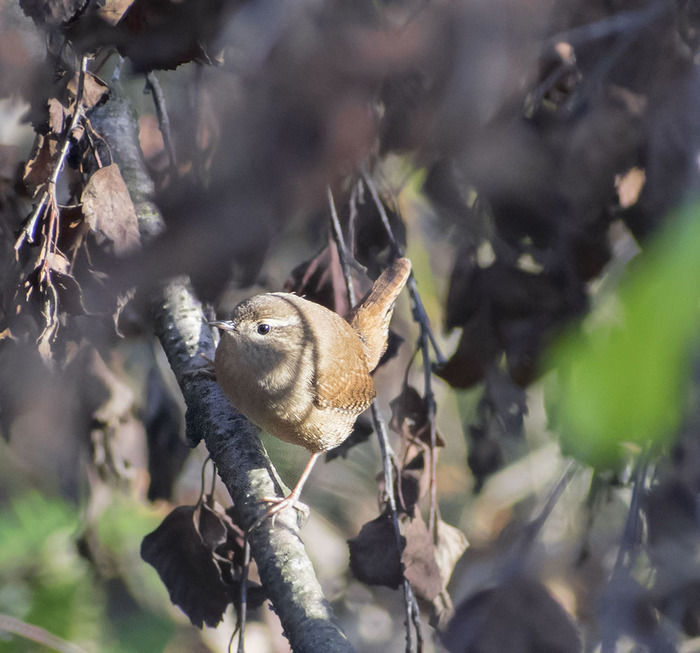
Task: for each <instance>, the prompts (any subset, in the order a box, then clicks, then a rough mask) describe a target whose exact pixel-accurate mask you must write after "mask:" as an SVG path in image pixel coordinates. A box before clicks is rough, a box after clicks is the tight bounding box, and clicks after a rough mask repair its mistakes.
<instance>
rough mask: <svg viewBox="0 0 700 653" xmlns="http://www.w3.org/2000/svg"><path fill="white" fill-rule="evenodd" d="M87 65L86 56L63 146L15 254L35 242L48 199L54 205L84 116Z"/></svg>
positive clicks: (21, 234) (17, 243) (79, 76)
mask: <svg viewBox="0 0 700 653" xmlns="http://www.w3.org/2000/svg"><path fill="white" fill-rule="evenodd" d="M87 63H88V58H87V56H83V57H82V58H81V59H80V71H79V73H78V90H77V93H76V96H75V107H74V109H73V117H72V118H71V122H70V126H69V127H68V130H67V131H66V133H65V135H64V137H63V144H62V146H61V151H60V153H59V156H58V161H56V166H55V167H54V169H53V172H52V173H51V177H50V178H49V181H48V184H47V186H46V190H45V191H44V192H43V193H42V195H41V200H39V203H38V204H37V205H36V207H35V208H34V210H33V211H32V213H31V215H30V216H29V218H28V219H27V222H26V224H25V225H24V227H23V228H22V231H21V232H20V234H19V236H18V238H17V241H16V242H15V252H19V250H20V249H21V248H22V245H24V243H25V242H28V243H29V244H30V245H31V244H34V243H35V242H36V240H35V239H34V235H35V232H36V225H37V222H39V219H40V218H41V216H42V215H43V213H44V208H45V207H46V202H47V201H48V199H49V198H51V199H52V201H53V202H54V203H56V197H55V195H56V182H57V181H58V176H59V175H60V174H61V170H62V169H63V164H64V163H65V162H66V158H67V156H68V152H70V148H71V137H72V135H73V132H74V131H75V129H76V127H77V126H78V122H80V120H81V118H83V116H84V114H83V107H82V101H83V91H84V89H85V73H86V72H87Z"/></svg>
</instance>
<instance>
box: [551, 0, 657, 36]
mask: <svg viewBox="0 0 700 653" xmlns="http://www.w3.org/2000/svg"><path fill="white" fill-rule="evenodd" d="M667 10H668V6H667V5H666V3H664V2H656V3H651V4H649V6H647V7H645V8H644V9H634V10H631V11H622V12H620V13H618V14H614V15H612V16H606V17H605V18H602V19H601V20H597V21H595V22H594V23H588V24H587V25H579V26H577V27H573V28H571V29H568V30H566V31H564V32H558V33H557V34H554V35H553V36H550V37H549V38H548V39H546V41H545V44H551V45H556V44H557V43H561V42H562V41H564V42H566V43H571V45H574V46H575V45H577V44H581V43H586V42H590V41H597V40H599V39H604V38H606V37H608V36H612V35H613V34H617V33H619V32H626V31H635V30H637V29H639V28H641V27H644V26H645V25H647V24H649V23H651V22H652V21H653V20H655V19H656V18H657V17H659V16H661V15H662V14H663V13H665V12H666V11H667Z"/></svg>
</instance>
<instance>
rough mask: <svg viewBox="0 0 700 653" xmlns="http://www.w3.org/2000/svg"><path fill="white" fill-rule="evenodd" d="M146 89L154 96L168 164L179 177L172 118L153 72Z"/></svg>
mask: <svg viewBox="0 0 700 653" xmlns="http://www.w3.org/2000/svg"><path fill="white" fill-rule="evenodd" d="M146 88H147V89H148V90H149V91H150V93H151V95H152V96H153V104H154V106H155V108H156V116H157V117H158V128H159V129H160V133H161V134H162V135H163V145H164V146H165V152H166V154H167V155H168V163H169V164H170V173H171V174H172V175H173V176H176V175H177V158H176V157H175V148H174V147H173V137H172V133H171V132H170V118H169V117H168V109H167V107H166V104H165V95H163V89H162V88H161V86H160V82H159V81H158V78H157V77H156V75H155V73H154V72H153V71H151V72H150V73H148V75H146Z"/></svg>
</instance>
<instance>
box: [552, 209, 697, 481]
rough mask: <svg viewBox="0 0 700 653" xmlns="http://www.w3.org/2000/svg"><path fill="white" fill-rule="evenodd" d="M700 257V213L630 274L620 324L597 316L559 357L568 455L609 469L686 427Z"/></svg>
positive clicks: (669, 229)
mask: <svg viewBox="0 0 700 653" xmlns="http://www.w3.org/2000/svg"><path fill="white" fill-rule="evenodd" d="M698 251H700V205H697V204H695V205H692V206H689V207H688V208H686V209H685V210H684V211H682V212H680V213H679V214H678V215H676V216H675V217H674V218H673V219H671V220H669V222H668V224H667V226H666V228H665V229H664V231H663V232H662V233H660V234H659V235H658V236H656V237H655V238H654V240H653V241H651V242H650V243H649V244H648V245H645V247H644V252H643V253H642V254H641V255H640V256H638V257H637V258H636V259H635V260H633V261H632V262H631V263H630V264H629V265H628V267H627V270H626V272H625V277H624V278H623V280H622V282H621V284H620V287H619V290H618V294H617V297H616V298H615V301H614V302H613V305H614V309H613V311H612V313H613V315H612V317H611V316H609V315H607V316H605V317H604V319H601V314H600V312H598V314H596V312H594V313H593V314H592V315H590V316H589V317H588V318H587V320H586V322H585V323H584V325H577V326H576V327H574V328H572V329H571V330H570V331H569V332H568V333H567V334H566V335H565V337H564V338H563V339H562V340H561V342H560V343H559V344H558V345H557V346H556V347H555V348H554V353H553V363H554V365H555V366H556V368H557V369H558V370H559V381H560V383H559V386H558V387H557V388H556V389H555V393H556V394H557V395H558V401H557V402H556V403H557V404H558V408H557V410H558V412H559V415H558V417H559V425H560V429H561V439H562V448H563V451H564V453H565V454H567V455H572V456H574V457H576V458H577V459H579V460H581V461H582V462H585V463H588V464H591V465H594V466H596V467H598V468H606V467H609V466H612V465H614V464H615V462H616V461H617V460H618V459H619V457H620V454H621V453H622V451H623V449H622V446H621V445H622V444H623V443H627V442H632V443H636V444H637V445H644V444H645V443H647V442H655V443H660V444H663V443H664V442H665V441H667V440H668V438H669V437H670V436H671V435H672V434H673V433H674V431H675V430H676V429H677V428H678V427H679V425H680V423H681V421H682V419H683V413H684V407H685V405H686V398H687V389H688V383H689V380H690V375H691V373H692V370H693V365H694V363H695V362H696V358H695V354H696V350H697V344H698V327H699V326H700V314H699V311H698V300H699V298H700V256H698ZM606 304H607V308H608V309H609V303H606ZM587 325H590V327H589V328H587Z"/></svg>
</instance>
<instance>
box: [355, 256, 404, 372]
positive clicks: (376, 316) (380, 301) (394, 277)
mask: <svg viewBox="0 0 700 653" xmlns="http://www.w3.org/2000/svg"><path fill="white" fill-rule="evenodd" d="M410 274H411V261H409V260H408V259H407V258H399V259H396V260H395V261H394V262H393V263H392V264H391V265H390V266H389V267H388V268H387V269H386V270H384V272H382V273H381V275H379V278H378V279H377V280H376V281H375V282H374V285H373V286H372V290H371V291H370V293H369V295H367V297H365V299H363V300H362V302H360V304H359V306H357V308H356V309H355V313H354V315H353V317H352V320H351V321H350V324H351V325H352V327H353V328H354V329H355V330H356V331H357V332H358V333H359V335H360V339H361V340H362V344H363V346H364V350H365V358H366V360H367V365H368V367H369V369H370V371H371V370H373V369H374V368H375V367H377V363H379V359H380V358H381V357H382V354H383V353H384V352H385V351H386V346H387V339H388V337H389V322H391V315H392V313H393V312H394V303H395V302H396V298H397V297H398V295H399V293H400V292H401V289H402V288H403V287H404V285H405V284H406V281H407V280H408V276H409V275H410Z"/></svg>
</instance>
